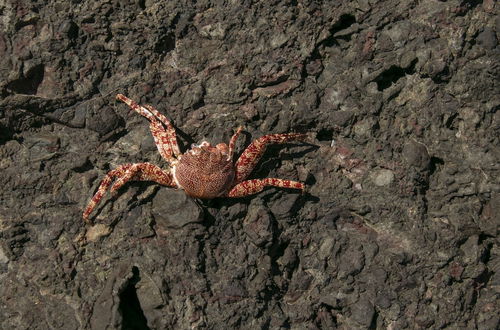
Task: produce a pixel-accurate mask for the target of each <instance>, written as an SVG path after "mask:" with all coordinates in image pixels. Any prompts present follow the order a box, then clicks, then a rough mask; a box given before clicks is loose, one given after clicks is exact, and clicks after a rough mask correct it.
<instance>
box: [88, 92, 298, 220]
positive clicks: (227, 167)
mask: <svg viewBox="0 0 500 330" xmlns="http://www.w3.org/2000/svg"><path fill="white" fill-rule="evenodd" d="M116 98H117V99H119V100H121V101H123V102H125V103H126V104H127V105H128V106H129V107H130V108H131V109H133V110H134V111H135V112H137V113H138V114H140V115H142V116H144V117H146V118H147V119H148V120H149V128H150V130H151V133H152V135H153V138H154V141H155V144H156V147H157V148H158V151H159V152H160V155H161V156H162V157H163V158H164V159H165V160H166V161H167V162H168V163H170V169H166V170H164V169H161V168H159V167H158V166H156V165H153V164H150V163H137V164H125V165H121V166H119V167H118V168H116V169H114V170H112V171H110V172H108V174H107V175H106V176H105V177H104V179H103V180H102V182H101V184H100V185H99V188H98V190H97V192H96V193H95V195H94V197H92V199H91V200H90V202H89V203H88V205H87V207H86V208H85V211H84V212H83V219H84V220H88V217H89V215H90V213H92V211H93V209H94V208H95V206H96V205H97V204H98V203H99V201H100V200H101V198H102V197H103V195H104V193H105V192H106V190H107V189H108V188H109V186H110V185H111V183H112V182H113V180H115V183H114V184H113V186H112V187H111V191H112V192H116V191H117V190H118V189H119V188H120V187H122V186H123V185H124V184H125V183H127V182H128V181H154V182H157V183H159V184H161V185H164V186H170V187H175V188H181V189H184V191H185V192H186V194H188V195H190V196H192V197H196V198H215V197H223V196H226V197H242V196H246V195H250V194H255V193H258V192H259V191H262V190H263V189H264V188H265V187H266V186H274V187H282V188H289V189H300V190H303V189H304V184H302V183H300V182H296V181H291V180H283V179H276V178H265V179H255V180H247V181H243V180H245V179H246V178H247V177H248V175H249V174H250V173H251V172H252V170H253V169H254V167H255V165H256V164H257V163H258V162H259V160H260V158H261V157H262V155H263V154H264V151H265V149H266V146H267V145H268V144H270V143H286V142H291V141H300V140H304V139H305V138H306V137H307V135H306V134H300V133H287V134H270V135H265V136H262V137H260V138H258V139H257V140H255V141H254V142H252V143H251V144H250V145H249V146H248V148H246V149H245V151H243V153H242V154H241V156H240V158H239V159H238V161H236V164H233V154H234V147H235V144H236V140H237V139H238V136H239V135H240V133H241V131H242V129H243V128H242V127H240V128H238V130H237V131H236V132H235V133H234V135H233V136H232V137H231V140H230V141H229V146H228V145H226V144H225V143H219V144H218V145H216V146H215V147H214V146H212V145H210V143H208V142H206V141H203V142H202V143H201V144H200V146H197V147H194V148H192V149H191V150H189V151H187V152H186V153H184V154H181V153H180V151H179V146H178V144H177V137H176V134H175V129H174V127H173V126H172V124H171V123H170V121H169V120H168V119H167V118H166V117H165V116H164V115H162V114H161V113H160V112H159V111H158V110H156V109H155V108H153V107H152V106H150V105H145V106H140V105H138V104H137V103H136V102H134V101H133V100H131V99H129V98H128V97H126V96H124V95H122V94H118V95H117V96H116Z"/></svg>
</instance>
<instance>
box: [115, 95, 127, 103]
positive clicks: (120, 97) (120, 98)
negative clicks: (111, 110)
mask: <svg viewBox="0 0 500 330" xmlns="http://www.w3.org/2000/svg"><path fill="white" fill-rule="evenodd" d="M116 99H117V100H120V101H123V102H125V101H126V100H127V97H126V96H125V95H123V94H116Z"/></svg>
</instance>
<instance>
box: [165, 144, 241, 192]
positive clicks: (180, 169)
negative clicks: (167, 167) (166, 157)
mask: <svg viewBox="0 0 500 330" xmlns="http://www.w3.org/2000/svg"><path fill="white" fill-rule="evenodd" d="M209 148H210V147H201V148H194V149H193V151H194V152H193V153H191V152H187V153H185V154H184V155H182V157H181V158H180V159H179V162H178V164H177V166H176V167H175V177H176V178H177V182H178V183H179V185H180V186H181V187H182V188H183V189H184V191H185V192H186V194H188V195H189V196H192V197H196V198H215V197H219V196H222V195H224V194H225V193H226V192H227V191H228V190H229V188H231V184H232V182H233V180H234V166H233V162H232V161H231V160H230V159H228V155H227V154H226V155H224V154H222V153H221V152H220V151H218V150H217V149H216V148H213V147H212V148H211V149H212V150H209ZM195 152H197V153H198V154H195Z"/></svg>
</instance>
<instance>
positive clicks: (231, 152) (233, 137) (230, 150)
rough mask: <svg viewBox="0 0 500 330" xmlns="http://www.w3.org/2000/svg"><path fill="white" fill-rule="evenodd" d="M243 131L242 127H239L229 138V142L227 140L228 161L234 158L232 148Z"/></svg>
mask: <svg viewBox="0 0 500 330" xmlns="http://www.w3.org/2000/svg"><path fill="white" fill-rule="evenodd" d="M242 130H243V127H242V126H240V127H238V129H237V130H236V132H235V133H234V134H233V136H232V137H231V140H229V160H232V159H233V156H234V146H235V144H236V140H237V139H238V136H240V133H241V131H242Z"/></svg>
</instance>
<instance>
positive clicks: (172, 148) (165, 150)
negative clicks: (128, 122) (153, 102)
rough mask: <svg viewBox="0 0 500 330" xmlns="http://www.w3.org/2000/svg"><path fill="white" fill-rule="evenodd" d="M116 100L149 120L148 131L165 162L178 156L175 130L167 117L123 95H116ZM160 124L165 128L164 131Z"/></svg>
mask: <svg viewBox="0 0 500 330" xmlns="http://www.w3.org/2000/svg"><path fill="white" fill-rule="evenodd" d="M116 98H117V99H118V100H120V101H123V102H125V103H126V104H127V105H128V106H129V107H130V108H131V109H132V110H134V111H135V112H137V113H138V114H140V115H142V116H144V117H146V118H147V119H148V120H149V129H150V130H151V133H152V134H153V138H154V140H155V144H156V147H157V148H158V151H159V152H160V155H161V156H162V157H163V158H164V159H165V160H167V161H169V162H171V161H173V160H174V157H177V156H178V155H179V154H180V151H179V145H178V144H177V136H176V134H175V128H174V127H173V126H172V124H171V123H170V121H169V120H168V119H167V117H165V116H164V115H162V114H161V113H160V112H159V111H158V110H156V109H155V108H153V107H152V106H150V105H145V106H140V105H138V104H137V103H136V102H135V101H134V100H131V99H129V98H128V97H126V96H125V95H123V94H118V95H116ZM162 124H163V125H165V126H166V127H167V128H166V129H165V128H164V127H163V126H162Z"/></svg>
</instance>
